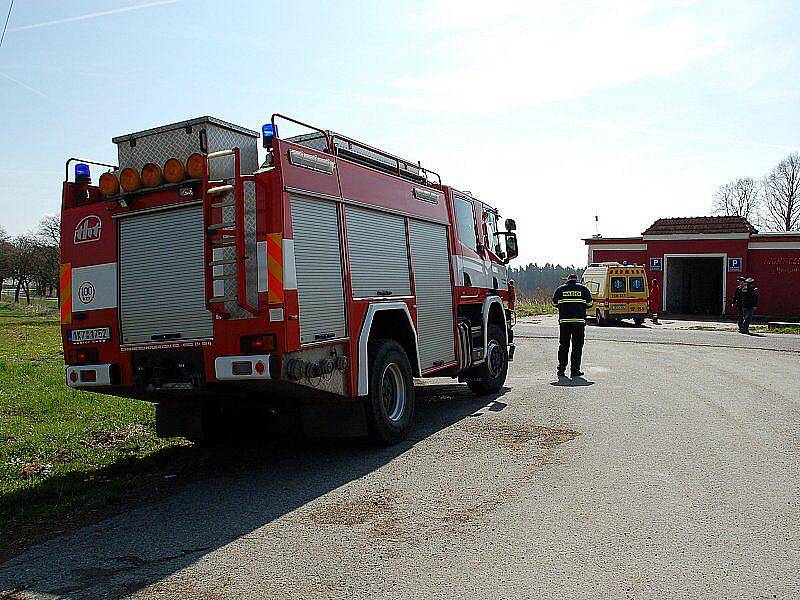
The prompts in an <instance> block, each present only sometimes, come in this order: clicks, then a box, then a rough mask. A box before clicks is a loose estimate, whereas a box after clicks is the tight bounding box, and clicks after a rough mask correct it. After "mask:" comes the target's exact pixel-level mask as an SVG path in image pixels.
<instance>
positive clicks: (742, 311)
mask: <svg viewBox="0 0 800 600" xmlns="http://www.w3.org/2000/svg"><path fill="white" fill-rule="evenodd" d="M755 310H756V309H755V308H753V307H750V308H744V307H742V306H740V307H739V332H740V333H750V323H751V322H752V321H753V313H754V312H755Z"/></svg>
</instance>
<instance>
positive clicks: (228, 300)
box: [209, 296, 237, 304]
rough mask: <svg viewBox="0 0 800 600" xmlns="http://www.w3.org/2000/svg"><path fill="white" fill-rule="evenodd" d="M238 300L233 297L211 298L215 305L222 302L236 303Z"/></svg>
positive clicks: (210, 300)
mask: <svg viewBox="0 0 800 600" xmlns="http://www.w3.org/2000/svg"><path fill="white" fill-rule="evenodd" d="M236 300H237V298H236V297H235V296H234V297H231V296H215V297H214V298H210V299H209V302H213V303H214V304H219V303H220V302H236Z"/></svg>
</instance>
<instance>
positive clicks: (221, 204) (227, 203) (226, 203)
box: [211, 198, 236, 208]
mask: <svg viewBox="0 0 800 600" xmlns="http://www.w3.org/2000/svg"><path fill="white" fill-rule="evenodd" d="M235 204H236V198H231V199H230V200H223V201H222V202H215V203H214V204H212V205H211V208H227V207H229V206H234V205H235Z"/></svg>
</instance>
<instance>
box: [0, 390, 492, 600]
mask: <svg viewBox="0 0 800 600" xmlns="http://www.w3.org/2000/svg"><path fill="white" fill-rule="evenodd" d="M507 391H508V388H506V389H504V390H502V391H501V392H500V393H498V394H494V395H491V396H483V397H476V396H475V395H474V394H473V393H472V392H470V391H469V390H468V388H467V387H466V386H465V385H457V384H446V385H439V384H427V385H424V386H420V387H418V388H416V393H417V400H418V404H417V414H416V418H415V422H416V426H415V428H414V429H413V430H412V432H411V434H410V435H409V437H408V439H407V440H405V441H404V442H402V443H400V444H397V445H395V446H392V447H389V448H377V447H375V446H372V445H370V444H369V443H368V442H366V441H363V440H357V439H336V440H330V439H328V440H325V439H318V440H308V441H307V440H302V439H295V440H281V441H280V443H278V444H270V443H266V442H265V443H262V444H257V443H255V444H254V443H252V442H245V443H241V444H238V445H235V446H230V447H225V448H223V449H221V450H220V451H219V452H220V456H221V459H214V460H212V467H211V468H210V472H211V474H210V476H209V477H205V476H204V473H203V472H202V469H203V468H204V466H203V460H198V461H195V462H193V463H191V464H192V465H193V467H194V468H197V469H200V470H201V472H200V474H199V477H195V478H194V479H195V480H194V481H190V482H188V483H186V484H185V485H180V484H176V489H175V490H174V492H173V493H172V494H170V495H168V496H166V497H164V498H161V499H158V500H155V501H153V500H150V503H149V504H145V505H142V506H138V507H137V508H135V509H133V510H130V511H128V512H124V513H121V514H118V515H116V516H113V517H110V518H107V519H105V520H103V521H100V522H98V523H96V524H94V525H90V526H87V527H84V528H83V529H79V530H77V531H75V532H73V533H70V534H67V535H63V536H61V537H58V538H54V539H51V540H48V541H46V542H43V543H41V544H39V545H37V546H34V547H33V548H30V549H28V550H27V551H25V552H24V553H22V554H20V555H19V556H16V557H14V558H11V559H9V560H8V561H7V562H5V563H3V564H2V565H0V596H2V595H3V594H2V591H6V592H9V591H10V592H11V594H14V593H15V592H25V593H27V594H42V595H52V596H57V597H64V598H87V597H94V598H122V597H125V596H128V595H130V594H134V593H136V592H137V591H139V590H141V589H143V588H145V587H147V586H149V585H151V584H153V583H156V582H158V581H161V580H163V579H164V578H166V577H168V576H170V575H172V574H173V573H176V572H178V571H180V570H182V569H184V568H186V567H187V566H189V565H191V564H193V563H195V562H197V561H198V560H200V559H201V558H202V557H203V556H205V555H206V554H209V553H211V552H214V551H215V550H217V549H218V548H220V547H222V546H225V545H226V544H229V543H231V542H233V541H234V540H237V539H238V538H240V537H242V536H244V535H247V534H249V533H251V532H253V531H255V530H257V529H259V528H261V527H263V526H264V525H266V524H268V523H270V522H271V521H274V520H275V519H278V518H279V517H281V516H283V515H285V514H287V513H289V512H291V511H293V510H295V509H297V508H299V507H302V506H303V505H305V504H307V503H308V502H311V501H313V500H314V499H316V498H319V497H320V496H323V495H325V494H327V493H328V492H330V491H331V490H334V489H336V488H339V487H341V486H343V485H346V484H347V483H349V482H351V481H353V480H356V479H359V478H361V477H363V476H365V475H367V474H369V473H371V472H372V471H375V470H376V469H378V468H380V467H382V466H383V465H385V464H386V463H388V462H390V461H391V460H393V459H395V458H397V457H398V456H400V455H402V454H403V453H405V452H406V451H407V450H409V449H410V448H412V447H413V446H414V445H415V444H417V443H418V442H421V441H423V440H425V439H426V438H428V437H429V436H431V435H434V434H436V433H437V432H439V431H441V430H443V429H445V428H447V427H449V426H451V425H453V424H454V423H456V422H458V421H460V420H462V419H464V418H465V417H467V416H469V415H471V414H474V413H475V412H476V411H479V410H482V409H487V408H488V409H490V410H491V409H492V407H499V406H501V405H502V406H505V404H504V403H502V402H498V398H499V397H501V396H502V395H503V394H505V393H506V392H507ZM186 451H187V452H189V453H192V452H194V453H201V452H203V453H205V455H207V454H208V452H209V451H208V450H202V449H199V448H194V447H189V448H187V449H186ZM223 465H224V466H223ZM194 475H197V473H195V474H194Z"/></svg>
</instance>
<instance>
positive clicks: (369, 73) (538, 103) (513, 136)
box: [0, 0, 800, 265]
mask: <svg viewBox="0 0 800 600" xmlns="http://www.w3.org/2000/svg"><path fill="white" fill-rule="evenodd" d="M7 9H8V3H7V0H0V18H2V19H4V18H5V14H6V11H7ZM798 23H800V3H798V2H794V1H791V0H790V1H769V0H766V1H759V2H749V1H748V2H735V1H731V0H728V1H724V2H717V1H708V2H703V1H697V2H693V1H686V0H683V1H672V2H669V1H664V2H654V1H649V0H617V1H613V2H603V1H596V2H573V1H569V0H562V1H559V2H551V1H541V2H539V1H531V0H528V1H504V0H494V1H493V2H491V3H487V2H485V1H483V2H472V1H470V0H426V1H415V0H406V1H404V2H382V1H375V0H373V1H369V2H348V1H346V0H340V1H337V2H316V1H314V0H306V1H304V2H269V1H264V0H260V1H249V0H247V1H245V0H242V1H237V2H221V1H216V2H210V1H205V0H161V1H153V0H151V1H149V2H137V1H136V0H113V1H106V2H99V1H71V2H63V1H47V0H17V1H16V2H15V4H14V7H13V12H12V14H11V19H10V22H9V25H8V31H7V33H6V37H5V40H4V42H3V45H2V47H1V48H0V115H1V116H2V120H3V123H2V127H1V128H0V182H1V183H0V226H2V227H3V228H4V229H6V231H7V232H9V233H11V234H21V233H24V232H28V231H31V230H34V229H35V227H36V224H37V223H38V221H39V219H40V218H41V217H42V216H43V215H45V214H53V213H57V212H58V208H59V202H60V190H61V181H62V180H63V177H64V163H65V161H66V159H67V158H69V157H71V156H77V157H83V158H89V159H94V160H98V161H101V162H110V163H115V162H116V147H115V146H114V145H113V144H112V143H111V138H112V137H114V136H117V135H122V134H125V133H131V132H135V131H139V130H142V129H146V128H149V127H155V126H158V125H163V124H167V123H171V122H175V121H180V120H184V119H188V118H192V117H196V116H202V115H212V116H215V117H218V118H221V119H225V120H227V121H231V122H233V123H237V124H239V125H243V126H246V127H249V128H251V129H255V130H259V129H260V126H261V124H262V123H264V122H267V121H268V120H269V117H270V115H271V114H272V113H274V112H280V113H284V114H288V115H292V116H295V117H297V118H299V119H301V120H303V121H306V122H309V123H313V124H316V125H319V126H320V127H323V128H326V129H332V130H334V131H338V132H340V133H343V134H345V135H348V136H350V137H354V138H356V139H360V140H362V141H364V142H367V143H369V144H371V145H373V146H378V147H380V148H384V149H386V150H389V151H392V152H394V153H397V154H400V155H402V156H405V157H408V158H410V159H413V160H419V161H421V162H422V164H423V166H426V167H428V168H429V169H432V170H434V171H436V172H438V173H440V174H441V175H442V178H443V180H444V182H445V183H447V184H449V185H452V186H454V187H456V188H459V189H462V190H469V191H471V192H472V193H473V194H474V195H476V196H477V197H479V198H480V199H481V200H483V201H484V202H486V203H487V204H490V205H492V206H495V207H496V208H498V209H499V210H500V212H501V215H502V216H503V217H514V218H515V219H516V221H517V225H518V230H517V233H518V236H519V245H520V258H519V262H518V263H517V264H525V263H527V262H539V263H540V264H541V263H544V262H554V263H561V264H575V265H582V264H585V262H586V250H585V246H584V243H583V242H582V241H581V238H583V237H587V236H591V235H592V234H594V233H595V231H596V227H597V228H599V231H600V233H602V234H603V235H604V236H606V237H610V236H616V235H623V236H624V235H638V234H640V233H641V231H643V230H644V229H645V228H646V227H647V226H648V225H649V224H650V223H652V222H653V221H654V220H655V219H657V218H660V217H668V216H673V217H674V216H697V215H704V214H708V213H709V210H710V205H711V197H712V194H713V192H714V190H715V189H716V188H717V187H718V186H719V185H720V184H722V183H724V182H726V181H728V180H729V179H731V178H734V177H740V176H754V177H760V176H762V175H763V174H764V173H765V172H767V171H768V170H769V169H770V168H771V167H772V166H773V165H774V164H775V163H777V162H778V161H779V160H780V159H781V158H782V157H784V156H785V155H786V154H788V153H789V152H792V151H797V150H799V149H800V110H798V100H800V77H799V76H798V75H800V44H798V42H797V31H796V28H797V24H798ZM0 26H2V20H0ZM284 135H285V133H284ZM96 176H97V175H96ZM96 176H95V177H96ZM595 215H598V217H599V220H598V222H597V223H595Z"/></svg>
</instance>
